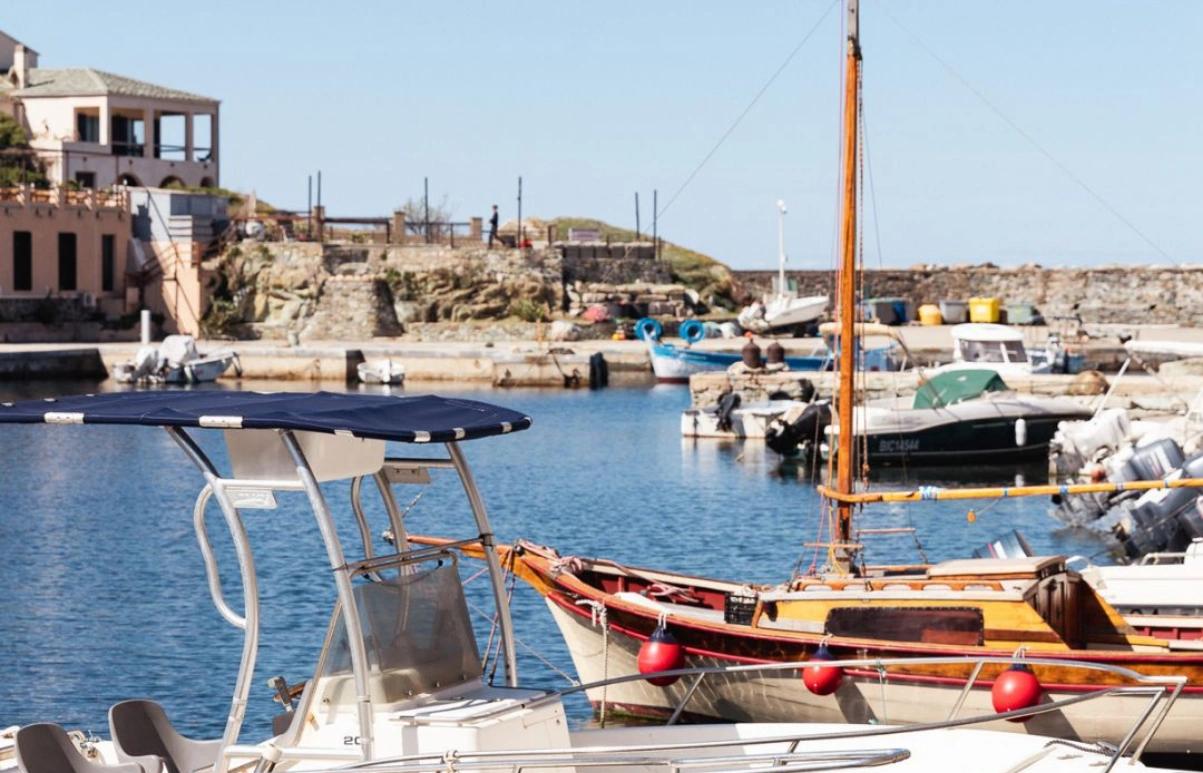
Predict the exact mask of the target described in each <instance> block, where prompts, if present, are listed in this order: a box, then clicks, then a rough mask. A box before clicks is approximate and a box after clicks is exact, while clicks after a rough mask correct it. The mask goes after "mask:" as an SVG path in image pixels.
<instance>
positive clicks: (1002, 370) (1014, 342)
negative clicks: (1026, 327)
mask: <svg viewBox="0 0 1203 773" xmlns="http://www.w3.org/2000/svg"><path fill="white" fill-rule="evenodd" d="M952 344H953V345H952V362H950V363H947V364H945V365H941V366H939V367H937V368H935V369H933V370H932V372H933V373H944V372H947V371H951V370H965V369H970V370H973V369H981V368H990V369H992V370H995V371H998V374H999V375H1000V376H1002V377H1003V378H1016V377H1018V378H1024V377H1027V376H1031V375H1033V374H1040V373H1071V372H1072V373H1076V372H1077V369H1079V368H1080V367H1081V362H1080V359H1081V358H1080V357H1077V358H1071V357H1070V355H1069V353H1068V352H1066V351H1065V348H1064V347H1063V346H1062V345H1061V342H1060V340H1059V339H1058V338H1057V337H1056V336H1053V335H1050V336H1049V339H1048V341H1047V342H1046V343H1045V345H1044V347H1043V348H1036V349H1032V350H1030V351H1029V350H1028V348H1027V347H1026V346H1025V344H1024V338H1023V333H1021V332H1020V331H1019V330H1016V329H1015V328H1013V327H1008V326H1006V325H995V324H990V323H985V322H967V323H965V324H962V325H954V326H953V328H952Z"/></svg>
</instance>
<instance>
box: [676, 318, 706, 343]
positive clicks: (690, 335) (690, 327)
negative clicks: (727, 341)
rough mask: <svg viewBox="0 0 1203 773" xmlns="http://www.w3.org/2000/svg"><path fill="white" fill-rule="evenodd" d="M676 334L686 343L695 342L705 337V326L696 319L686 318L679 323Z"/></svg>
mask: <svg viewBox="0 0 1203 773" xmlns="http://www.w3.org/2000/svg"><path fill="white" fill-rule="evenodd" d="M677 335H679V336H681V338H682V339H683V340H684V341H685V342H686V343H691V344H696V343H697V342H698V341H701V340H702V339H703V338H705V337H706V326H705V325H704V324H702V323H701V322H699V321H698V320H696V319H687V320H685V321H684V322H682V323H681V328H680V330H678V331H677Z"/></svg>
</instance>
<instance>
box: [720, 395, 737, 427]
mask: <svg viewBox="0 0 1203 773" xmlns="http://www.w3.org/2000/svg"><path fill="white" fill-rule="evenodd" d="M740 400H741V398H740V396H739V392H724V393H723V394H722V395H720V396H719V398H718V405H717V406H716V407H715V409H714V412H715V415H716V418H717V419H718V421H717V427H718V429H719V430H720V431H722V432H730V431H731V414H733V413H735V409H736V408H738V407H739V403H740Z"/></svg>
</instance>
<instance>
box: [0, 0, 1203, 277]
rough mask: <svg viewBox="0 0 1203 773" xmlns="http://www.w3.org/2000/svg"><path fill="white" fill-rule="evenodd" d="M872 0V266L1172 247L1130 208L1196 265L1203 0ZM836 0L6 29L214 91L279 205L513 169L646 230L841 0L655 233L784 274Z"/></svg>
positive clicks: (554, 193)
mask: <svg viewBox="0 0 1203 773" xmlns="http://www.w3.org/2000/svg"><path fill="white" fill-rule="evenodd" d="M862 3H863V6H864V7H863V10H862V39H863V44H864V50H865V100H866V115H867V127H868V133H869V160H870V162H871V171H872V175H873V182H874V188H875V190H874V196H873V198H874V199H875V200H876V203H877V205H878V211H877V214H876V217H874V215H873V212H872V208H871V207H870V209H869V212H868V214H867V217H866V220H865V225H866V229H865V243H866V262H867V264H868V265H870V266H875V265H878V262H879V260H880V262H881V263H882V264H883V265H887V266H888V265H898V266H907V265H910V264H913V263H916V262H936V263H958V262H979V261H984V260H991V261H994V262H996V263H1000V264H1004V265H1005V264H1017V263H1022V262H1027V261H1035V262H1039V263H1042V264H1044V265H1063V264H1093V263H1107V262H1124V263H1149V262H1155V263H1165V262H1167V260H1166V258H1165V257H1163V256H1161V255H1160V254H1159V253H1158V252H1157V250H1156V249H1155V248H1154V247H1153V246H1150V245H1149V244H1148V243H1147V242H1146V241H1144V240H1142V238H1141V237H1140V236H1138V235H1137V234H1136V233H1135V232H1134V231H1133V230H1132V228H1130V227H1129V226H1128V225H1126V224H1125V223H1124V222H1123V220H1121V217H1122V218H1123V219H1124V220H1127V221H1128V222H1130V223H1131V224H1132V225H1133V226H1135V227H1136V228H1137V229H1139V230H1140V231H1141V232H1142V233H1143V234H1145V236H1147V237H1148V238H1149V239H1150V240H1151V241H1152V242H1154V243H1155V244H1156V245H1157V247H1158V248H1160V249H1161V250H1163V251H1164V252H1165V253H1167V254H1168V255H1169V256H1170V258H1172V259H1173V260H1176V261H1179V262H1191V261H1197V260H1199V259H1201V258H1203V230H1201V229H1200V228H1199V227H1198V217H1197V213H1198V210H1199V198H1198V181H1199V180H1200V179H1201V178H1203V153H1201V151H1200V144H1199V134H1200V121H1201V119H1203V100H1200V96H1203V95H1201V93H1200V77H1201V76H1200V73H1201V72H1203V47H1200V46H1199V45H1198V33H1199V31H1200V30H1203V3H1199V2H1195V1H1194V0H1148V1H1147V2H1137V1H1136V0H1128V2H1117V1H1116V0H1090V2H1085V0H1058V1H1057V2H1048V1H1047V0H1044V1H1043V2H1037V1H1036V0H1008V1H1007V2H988V1H987V0H959V2H958V1H953V0H862ZM830 5H831V0H794V1H793V2H777V1H774V0H760V1H758V2H755V3H730V2H711V1H710V0H705V1H701V0H698V1H696V2H685V1H684V0H682V1H680V2H646V0H645V1H644V2H635V1H634V0H621V1H619V2H608V3H591V4H586V3H581V2H573V1H571V0H560V1H559V2H553V1H551V0H548V1H546V2H544V1H542V0H525V1H523V2H516V3H500V2H483V1H481V2H454V0H449V1H447V2H423V3H412V2H383V1H380V2H366V1H361V0H343V2H338V3H332V2H299V1H296V2H274V3H268V2H253V3H248V2H234V1H233V0H210V1H209V2H206V3H189V4H179V3H163V2H154V3H151V2H142V1H141V0H130V1H128V2H125V3H123V4H122V5H121V7H120V10H118V9H117V8H116V7H113V6H104V5H99V4H97V3H95V2H83V1H82V0H71V1H70V2H67V1H62V2H60V1H58V0H44V1H43V2H39V3H21V4H18V3H6V4H5V8H4V11H5V12H4V14H3V15H2V16H0V28H3V29H4V30H5V31H6V32H8V33H10V34H12V35H13V36H15V37H17V38H18V39H20V40H23V41H24V42H26V43H27V44H29V45H30V46H32V47H34V48H35V49H37V50H38V51H39V52H40V53H41V55H42V61H41V63H42V65H43V66H47V67H57V66H85V65H86V66H92V67H97V68H100V69H107V70H111V71H114V72H118V73H121V74H124V75H129V76H132V77H136V78H141V79H143V80H149V81H154V82H158V83H162V84H164V85H168V86H173V87H177V88H182V89H187V90H191V91H197V92H200V93H203V94H207V95H210V96H213V97H216V98H218V99H221V100H222V140H221V142H222V178H223V183H224V184H225V185H227V186H228V187H233V188H239V189H254V190H255V191H257V192H258V194H259V195H260V196H261V197H263V198H265V199H267V200H269V201H271V202H272V203H274V204H276V205H277V206H282V207H286V208H303V207H304V205H305V189H306V177H307V175H308V174H309V173H310V172H312V171H314V170H316V169H318V168H320V169H322V170H323V184H324V193H323V197H324V200H325V203H326V205H327V209H328V211H329V212H330V213H331V214H332V215H378V214H384V213H386V212H388V211H389V210H391V209H392V208H393V207H395V206H396V205H398V204H400V203H401V202H403V201H404V200H405V199H407V198H410V197H416V196H420V195H421V191H422V178H423V176H429V178H430V181H431V191H432V194H433V195H432V198H435V199H441V198H442V197H443V196H444V195H445V196H446V197H447V199H448V201H449V202H450V204H451V206H452V207H453V209H454V211H455V214H456V215H457V218H464V219H466V218H467V217H468V216H470V215H476V214H483V213H485V211H486V210H487V208H488V205H489V204H492V203H494V202H496V203H498V204H499V205H500V206H501V210H502V217H503V218H509V217H512V216H513V215H514V195H515V185H516V178H517V177H518V175H520V174H521V175H522V176H523V178H524V188H525V196H524V207H523V209H524V213H527V214H530V215H535V216H540V217H550V216H556V215H582V216H593V217H600V218H602V219H604V220H608V221H610V222H613V223H615V224H619V225H626V226H628V227H630V226H633V225H634V204H633V194H634V192H635V191H636V190H638V191H639V192H640V194H641V199H642V202H643V216H644V217H643V219H644V223H645V225H646V224H647V223H648V222H649V221H650V219H651V195H652V190H653V189H657V188H658V189H659V191H660V196H661V203H662V204H663V203H665V202H666V200H667V199H668V198H669V196H670V195H671V194H672V192H674V191H675V190H676V189H677V188H678V187H679V186H680V185H681V183H682V182H683V181H684V180H685V178H686V177H687V176H688V175H689V173H690V172H691V171H692V170H693V169H694V168H695V167H696V166H697V164H698V162H699V161H701V159H702V158H703V157H704V156H705V155H706V154H707V152H708V151H709V150H710V148H711V147H712V146H713V144H714V143H715V141H716V140H717V139H718V138H719V137H720V136H721V135H722V134H723V132H724V131H725V130H726V129H727V127H728V126H729V125H730V123H731V122H732V121H733V120H734V119H735V117H736V116H737V115H739V113H740V112H741V111H742V110H743V109H744V107H745V106H746V105H747V103H748V102H749V101H750V100H751V99H752V97H753V96H754V95H755V94H756V92H757V91H758V90H759V89H760V88H761V86H762V85H763V84H764V83H765V81H766V80H767V79H768V78H769V76H770V75H771V74H772V73H773V72H774V71H775V70H776V69H777V68H778V67H779V66H780V64H781V63H782V61H783V60H784V59H785V58H786V56H787V55H788V54H789V52H790V51H791V50H792V49H793V48H794V47H795V46H796V45H797V44H798V43H799V41H801V40H802V38H803V37H804V36H805V35H806V33H807V31H808V30H809V29H810V28H811V27H812V26H813V25H814V24H815V23H816V21H818V20H819V19H820V18H822V17H823V15H824V13H825V12H827V16H826V18H825V20H824V21H823V22H822V23H821V25H820V26H819V27H818V29H817V31H816V33H815V34H814V36H813V38H811V39H810V40H809V42H808V43H807V44H806V45H805V46H804V47H803V48H802V49H801V50H800V51H799V53H798V55H797V56H796V57H795V58H794V59H793V61H792V62H791V63H790V65H789V67H788V68H787V69H786V70H785V71H784V72H783V73H782V74H781V76H780V77H779V78H778V79H777V81H776V82H775V84H774V85H773V86H772V87H771V88H770V89H769V90H768V91H767V93H766V94H765V95H764V97H763V98H762V99H761V100H760V102H759V103H758V104H757V105H756V107H755V108H754V109H753V110H752V111H751V112H750V113H749V114H748V115H747V117H746V118H745V119H744V121H743V123H742V124H741V125H740V126H739V128H738V129H736V130H735V132H734V133H733V134H732V135H731V136H730V138H729V139H728V140H727V141H726V142H725V143H724V144H723V146H722V147H721V148H720V149H719V150H718V152H717V153H716V154H715V155H714V157H713V158H712V159H711V161H710V162H709V163H708V164H707V165H706V166H705V167H704V168H703V169H702V170H701V172H699V173H698V175H697V177H696V178H695V179H694V180H693V182H692V183H691V184H690V185H689V186H688V187H687V188H686V189H685V191H684V192H683V193H682V194H681V195H680V197H679V198H677V200H676V201H675V202H674V203H673V204H672V206H671V207H670V208H669V209H668V211H667V212H665V213H664V215H663V217H662V220H661V229H660V230H661V233H662V234H663V235H665V236H666V237H667V238H670V239H672V240H674V241H677V242H680V243H682V244H685V245H688V246H691V247H695V248H697V249H701V250H703V251H706V252H709V253H711V254H713V255H715V256H716V257H718V258H720V259H722V260H725V261H727V262H728V263H730V264H732V265H735V266H738V267H747V268H752V267H759V266H771V265H772V264H773V263H774V262H775V259H776V230H775V229H776V224H775V216H776V215H775V208H774V202H775V201H776V200H777V199H778V198H782V199H784V200H785V201H786V202H787V204H788V205H789V208H790V214H789V216H788V219H787V222H788V226H787V248H788V252H789V254H790V261H791V265H793V266H797V267H810V268H823V267H827V266H829V265H831V260H832V252H833V234H834V225H833V222H834V217H835V204H834V202H835V180H836V163H837V158H836V142H837V120H838V113H837V108H838V105H837V91H838V78H839V67H840V51H841V39H840V38H841V35H840V13H839V9H838V8H837V9H832V10H830V12H828V9H829V7H830ZM895 20H897V21H895ZM900 25H901V26H900ZM912 33H914V34H916V35H918V36H919V38H921V39H922V41H923V44H924V45H926V46H927V47H928V48H929V49H930V50H931V51H933V52H935V54H936V55H938V56H939V57H940V58H941V59H943V60H945V61H946V62H948V63H949V64H950V65H952V67H954V68H955V70H956V71H957V73H958V74H959V76H960V77H961V78H963V79H964V80H965V81H967V82H968V83H969V84H971V85H972V88H973V89H976V90H977V91H978V92H980V93H981V94H983V95H984V96H985V97H986V98H987V99H988V100H989V101H990V102H991V103H992V104H994V105H995V106H996V107H997V108H998V109H999V110H1000V111H1001V112H1002V113H1003V114H1005V115H1006V117H1007V118H1008V119H1010V121H1012V122H1013V123H1015V124H1016V125H1018V126H1019V127H1021V129H1022V130H1023V131H1024V132H1026V133H1027V134H1028V135H1030V136H1031V137H1032V138H1033V139H1034V140H1035V141H1036V142H1037V143H1038V144H1039V145H1040V146H1041V147H1043V148H1044V149H1045V150H1046V151H1047V152H1048V153H1049V154H1050V155H1051V156H1052V157H1053V158H1055V159H1056V161H1057V162H1058V163H1059V164H1061V165H1063V166H1064V167H1066V168H1067V169H1069V170H1070V171H1071V172H1072V174H1073V175H1074V176H1076V177H1077V178H1078V179H1080V180H1081V181H1082V182H1084V183H1085V184H1086V185H1087V186H1088V187H1089V188H1090V189H1091V190H1092V191H1094V192H1095V193H1096V194H1097V195H1098V196H1100V197H1101V198H1102V199H1103V200H1105V201H1106V202H1107V205H1108V206H1110V207H1111V208H1112V209H1114V210H1115V211H1116V212H1118V213H1119V216H1118V217H1117V216H1116V215H1115V214H1113V213H1112V212H1110V211H1108V209H1107V208H1106V207H1105V206H1104V205H1102V204H1100V203H1099V202H1098V201H1097V200H1096V199H1095V198H1093V197H1092V196H1091V195H1090V194H1088V193H1087V192H1085V191H1084V190H1083V189H1082V188H1081V187H1080V186H1079V185H1078V184H1077V183H1075V182H1074V181H1073V180H1072V179H1071V178H1070V177H1069V176H1068V175H1067V174H1066V173H1065V172H1063V171H1062V170H1061V169H1059V168H1058V166H1057V165H1056V164H1055V163H1054V162H1052V161H1050V160H1049V159H1048V158H1046V157H1045V156H1044V155H1042V154H1041V152H1040V151H1039V150H1037V149H1036V148H1034V147H1033V146H1032V145H1031V144H1030V143H1029V142H1028V140H1026V139H1025V138H1024V137H1023V136H1022V135H1021V134H1020V133H1018V132H1017V131H1016V130H1015V129H1013V128H1011V127H1010V126H1008V125H1007V123H1005V122H1004V121H1003V120H1002V119H1000V118H999V117H998V116H997V115H995V113H994V112H992V111H991V109H990V108H988V107H987V106H985V105H983V103H982V102H981V101H980V100H979V99H978V98H977V97H976V96H975V95H974V93H973V92H972V91H970V89H969V88H967V87H966V86H965V85H963V84H962V83H961V82H960V81H959V80H958V79H957V78H956V77H954V76H952V75H950V74H949V73H948V72H947V71H946V69H945V68H943V67H942V66H941V65H940V64H939V63H938V62H936V61H935V60H934V59H933V58H932V57H931V55H929V53H927V51H925V50H924V48H922V47H920V45H918V44H916V43H915V42H914V40H913V38H912ZM868 202H869V197H868V196H866V203H868ZM874 223H876V228H875V227H874ZM877 233H880V243H881V246H882V250H881V256H880V259H879V256H878V253H877V250H876V243H877V241H878V239H877V236H876V234H877Z"/></svg>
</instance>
